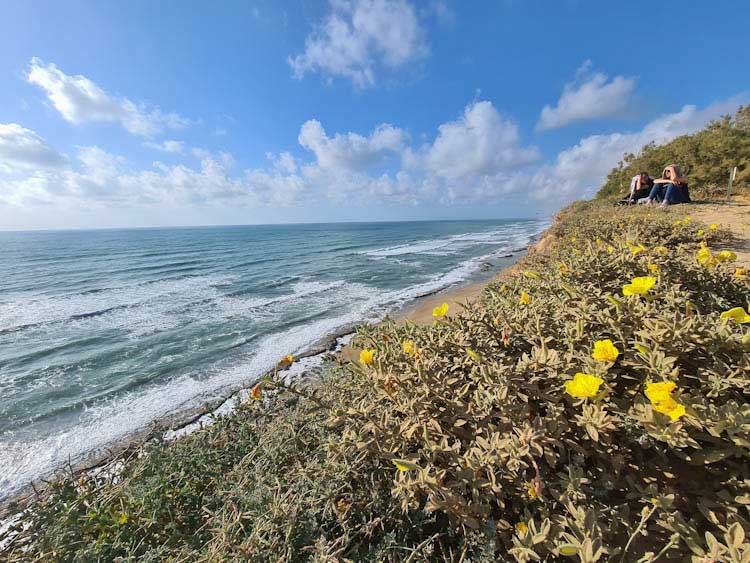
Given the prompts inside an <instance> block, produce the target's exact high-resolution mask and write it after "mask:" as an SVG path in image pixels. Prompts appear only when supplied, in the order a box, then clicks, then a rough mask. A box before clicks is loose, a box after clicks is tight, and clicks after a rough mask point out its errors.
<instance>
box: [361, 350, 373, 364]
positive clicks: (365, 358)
mask: <svg viewBox="0 0 750 563" xmlns="http://www.w3.org/2000/svg"><path fill="white" fill-rule="evenodd" d="M374 357H375V350H362V351H361V352H360V353H359V363H361V364H364V365H366V366H369V365H370V364H372V359H373V358H374Z"/></svg>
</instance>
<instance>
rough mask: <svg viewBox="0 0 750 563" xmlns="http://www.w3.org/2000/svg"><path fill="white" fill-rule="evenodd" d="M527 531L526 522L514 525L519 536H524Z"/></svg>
mask: <svg viewBox="0 0 750 563" xmlns="http://www.w3.org/2000/svg"><path fill="white" fill-rule="evenodd" d="M534 492H536V491H534ZM528 531H529V527H528V526H527V525H526V522H518V523H517V524H516V532H518V535H519V536H525V535H526V532H528Z"/></svg>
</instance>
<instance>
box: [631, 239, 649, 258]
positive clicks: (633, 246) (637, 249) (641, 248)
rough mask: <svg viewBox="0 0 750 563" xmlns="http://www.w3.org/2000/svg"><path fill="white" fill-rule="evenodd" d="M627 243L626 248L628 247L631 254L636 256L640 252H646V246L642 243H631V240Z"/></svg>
mask: <svg viewBox="0 0 750 563" xmlns="http://www.w3.org/2000/svg"><path fill="white" fill-rule="evenodd" d="M627 244H628V248H630V252H632V253H633V256H638V255H639V254H640V253H641V252H646V247H645V246H643V245H642V244H633V243H632V242H629V243H627Z"/></svg>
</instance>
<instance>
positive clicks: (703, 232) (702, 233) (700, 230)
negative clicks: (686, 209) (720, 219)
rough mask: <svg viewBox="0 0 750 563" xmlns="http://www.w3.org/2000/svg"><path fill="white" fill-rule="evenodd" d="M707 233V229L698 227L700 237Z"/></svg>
mask: <svg viewBox="0 0 750 563" xmlns="http://www.w3.org/2000/svg"><path fill="white" fill-rule="evenodd" d="M705 234H706V231H704V230H703V229H698V236H699V237H702V236H703V235H705Z"/></svg>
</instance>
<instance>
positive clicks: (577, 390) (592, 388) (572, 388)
mask: <svg viewBox="0 0 750 563" xmlns="http://www.w3.org/2000/svg"><path fill="white" fill-rule="evenodd" d="M602 383H604V380H603V379H602V378H601V377H597V376H595V375H590V374H588V373H581V372H578V373H577V374H575V376H574V377H573V379H571V380H570V381H566V382H565V392H566V393H567V394H568V395H570V396H571V397H575V398H576V399H591V398H592V397H595V396H596V394H597V393H598V392H599V387H600V386H601V384H602Z"/></svg>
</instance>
